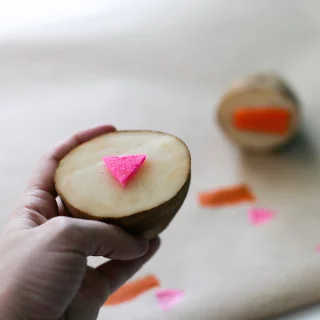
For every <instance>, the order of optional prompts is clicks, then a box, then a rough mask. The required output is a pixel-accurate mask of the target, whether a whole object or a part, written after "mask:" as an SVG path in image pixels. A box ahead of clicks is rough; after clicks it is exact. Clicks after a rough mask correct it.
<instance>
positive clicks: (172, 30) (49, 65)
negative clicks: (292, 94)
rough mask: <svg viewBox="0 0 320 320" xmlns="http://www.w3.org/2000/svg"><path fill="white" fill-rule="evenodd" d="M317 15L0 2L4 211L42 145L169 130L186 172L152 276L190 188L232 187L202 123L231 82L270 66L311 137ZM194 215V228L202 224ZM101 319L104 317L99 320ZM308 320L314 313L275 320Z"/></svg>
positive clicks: (293, 10) (216, 141) (229, 7)
mask: <svg viewBox="0 0 320 320" xmlns="http://www.w3.org/2000/svg"><path fill="white" fill-rule="evenodd" d="M319 9H320V4H319V2H318V1H316V0H307V1H304V0H301V1H300V0H292V1H290V2H289V1H278V0H270V1H265V2H262V1H255V0H243V1H238V0H230V1H225V0H199V1H191V0H190V1H189V0H187V1H182V0H172V1H165V0H161V1H147V0H134V1H129V0H118V1H98V0H92V1H90V3H89V2H81V1H71V0H64V1H58V0H55V1H46V2H44V1H35V0H29V1H28V2H25V1H10V2H7V1H1V0H0V70H1V71H0V88H1V90H0V134H1V137H2V140H1V142H2V150H3V153H2V154H6V157H1V159H0V165H1V166H0V173H1V175H2V177H3V179H2V182H1V184H0V187H1V189H3V192H2V193H1V195H0V202H1V204H2V207H3V209H4V212H9V210H10V208H12V205H13V204H14V202H15V201H16V199H17V197H18V195H19V193H20V192H22V190H23V187H24V184H25V182H26V181H27V178H28V176H29V173H30V170H31V168H32V167H33V166H34V164H35V161H36V159H37V158H38V157H39V156H40V155H41V154H42V153H43V151H44V150H46V148H47V146H49V145H51V144H53V143H56V141H58V140H60V139H61V138H64V137H65V136H67V135H69V134H71V133H73V132H74V131H76V130H78V129H82V128H85V127H90V126H91V125H95V124H100V123H105V122H111V123H114V124H116V125H117V126H118V127H119V128H132V129H140V128H151V129H156V130H163V131H168V132H172V133H174V134H177V135H178V136H180V137H182V138H183V139H184V140H185V141H186V142H187V143H188V144H189V145H190V148H191V151H192V154H193V165H194V166H195V167H196V169H195V173H196V174H195V176H194V178H193V184H192V186H191V190H190V195H189V198H188V200H187V201H186V203H185V206H184V208H183V210H182V212H181V213H180V214H179V216H178V217H177V219H176V221H175V222H174V223H173V225H172V227H170V230H168V231H166V233H165V235H164V240H165V241H164V242H167V244H166V243H164V245H163V252H164V253H162V254H159V256H158V257H156V258H155V259H154V260H153V261H152V262H150V264H148V265H147V266H146V270H147V271H150V272H151V271H152V270H155V269H157V266H158V264H161V263H164V262H163V261H165V260H164V257H165V256H166V255H167V256H166V257H168V256H169V257H170V255H171V256H172V255H174V254H175V251H174V249H175V248H179V246H182V245H183V241H184V240H183V239H182V238H181V239H180V240H179V239H176V238H175V233H176V232H177V234H180V235H181V232H180V233H178V230H180V229H179V224H182V225H183V223H184V221H183V218H180V217H181V216H183V215H184V216H187V217H188V216H189V217H191V214H192V212H196V211H197V210H198V208H197V204H196V201H195V195H196V192H197V191H199V188H204V189H205V188H211V187H213V186H218V185H219V184H223V183H224V184H228V183H233V182H234V181H235V180H236V179H235V178H234V177H235V176H237V175H238V167H237V165H236V163H237V159H238V152H237V150H236V149H235V148H233V147H232V146H231V145H230V144H229V143H228V142H227V141H226V140H225V138H224V136H223V135H222V134H221V132H220V131H219V129H218V128H217V126H216V125H215V124H214V121H213V113H214V106H215V105H216V103H217V102H218V100H219V98H220V97H221V94H222V93H223V92H224V90H226V88H227V87H228V85H229V84H230V83H231V82H232V81H233V80H234V79H236V78H239V77H242V76H243V75H246V74H248V73H249V72H254V71H260V70H265V69H272V70H278V71H279V72H281V73H282V74H283V75H284V76H285V77H287V78H288V79H290V82H291V83H292V84H293V86H294V87H295V88H297V90H298V92H299V94H300V95H301V97H303V102H304V105H305V106H306V107H305V116H306V120H307V121H308V120H310V126H311V130H315V131H317V126H318V123H319V122H318V123H317V122H316V123H315V122H314V121H313V122H312V121H311V120H312V118H313V117H314V113H315V112H316V109H317V105H318V101H319V99H320V97H319V89H318V79H317V74H318V73H317V71H318V70H319V67H320V62H319V61H320V60H319V55H320V18H319V14H318V12H319ZM270 17H272V19H270ZM312 126H313V127H312ZM7 137H10V139H8V138H7ZM205 158H207V160H208V159H211V158H212V159H213V158H214V159H215V160H214V161H216V163H219V166H220V168H219V171H221V172H225V174H221V175H220V176H219V175H218V174H217V176H215V174H213V173H209V174H208V172H207V171H205V170H201V161H203V159H205ZM18 171H19V174H12V173H13V172H18ZM210 179H212V180H210ZM214 179H216V180H214ZM213 181H214V183H213ZM5 218H6V217H5V215H2V216H1V217H0V225H1V226H3V225H4V222H5ZM198 219H199V220H200V222H199V223H200V224H202V227H204V225H203V224H204V223H205V221H206V220H201V219H202V218H198ZM185 226H187V225H185ZM186 228H187V227H186ZM185 232H186V233H187V232H191V233H192V232H193V229H192V228H191V229H186V230H185ZM166 238H167V239H166ZM192 239H193V238H192V237H191V236H190V241H192ZM170 241H174V243H175V245H174V246H173V247H174V248H171V249H170V244H168V243H170ZM191 249H192V250H196V248H193V247H192V244H190V250H191ZM185 263H190V260H189V257H186V258H185ZM157 270H158V271H159V272H160V273H161V272H162V275H163V276H167V275H168V274H171V271H170V270H167V269H165V268H162V269H161V268H159V269H157ZM141 274H142V273H141ZM182 274H183V271H182ZM177 278H178V280H177V283H179V284H181V282H179V275H177ZM181 279H182V278H181ZM190 283H191V280H190ZM145 302H147V303H150V301H149V300H145ZM137 306H139V304H137ZM141 306H142V305H141ZM128 310H129V311H130V309H128ZM128 310H127V311H123V312H128ZM122 314H123V315H124V313H122ZM109 315H110V314H109V313H108V312H107V311H105V310H103V311H102V312H101V314H100V317H99V319H105V318H106V317H107V316H109ZM114 315H117V313H114ZM119 315H120V313H119ZM319 317H320V307H317V306H315V307H313V308H309V309H307V310H303V311H301V312H299V313H294V314H292V315H289V316H285V317H281V318H278V319H279V320H280V319H282V320H285V319H286V320H293V319H305V320H311V319H318V318H319ZM108 318H109V317H108ZM117 318H119V319H120V318H121V317H120V316H119V317H117ZM126 319H128V318H126ZM172 319H173V318H172Z"/></svg>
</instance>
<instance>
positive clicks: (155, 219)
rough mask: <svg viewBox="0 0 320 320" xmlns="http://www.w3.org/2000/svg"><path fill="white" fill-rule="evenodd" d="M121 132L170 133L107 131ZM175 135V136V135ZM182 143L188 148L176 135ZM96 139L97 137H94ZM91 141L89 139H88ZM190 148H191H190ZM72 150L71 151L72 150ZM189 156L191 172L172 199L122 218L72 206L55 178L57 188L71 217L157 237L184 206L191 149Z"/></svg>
mask: <svg viewBox="0 0 320 320" xmlns="http://www.w3.org/2000/svg"><path fill="white" fill-rule="evenodd" d="M120 132H157V133H163V134H166V135H170V134H168V133H164V132H160V131H152V130H121V131H115V132H111V133H107V134H108V135H111V134H117V133H120ZM171 136H173V135H171ZM174 137H175V136H174ZM175 138H176V139H177V140H179V141H180V142H181V143H183V144H184V145H185V146H186V148H187V149H188V147H187V145H186V144H185V143H184V142H183V141H182V140H181V139H179V138H177V137H175ZM94 139H95V138H94ZM88 142H89V141H88ZM188 150H189V149H188ZM72 151H73V150H71V151H70V152H72ZM188 156H189V164H190V167H189V174H188V177H187V179H186V182H185V183H184V185H183V186H182V188H181V189H180V190H179V191H178V193H177V194H176V195H175V196H173V197H172V198H171V199H170V200H168V201H166V202H164V203H162V204H160V205H159V206H157V207H154V208H152V209H149V210H145V211H141V212H137V213H134V214H132V215H130V216H125V217H122V218H105V217H96V216H92V215H90V214H89V213H88V212H83V211H81V210H79V209H78V208H76V207H74V206H72V205H71V204H70V203H68V201H67V200H66V199H65V198H64V196H63V194H62V192H60V190H59V187H58V185H57V183H56V180H55V188H56V191H57V193H58V195H59V196H60V198H61V200H62V204H63V206H64V208H65V211H66V212H67V214H68V215H69V216H70V217H74V218H80V219H87V220H97V221H102V222H105V223H109V224H113V225H117V226H119V227H121V228H123V229H124V230H125V231H127V232H128V233H130V234H133V235H140V236H144V237H145V238H147V239H149V240H151V239H154V238H156V237H157V236H158V235H159V234H160V233H161V232H162V231H164V230H165V229H166V228H167V227H168V225H169V224H170V222H171V221H172V219H173V218H174V216H175V215H176V213H177V212H178V211H179V209H180V207H181V206H182V204H183V202H184V200H185V198H186V196H187V194H188V191H189V186H190V182H191V155H190V151H189V153H188Z"/></svg>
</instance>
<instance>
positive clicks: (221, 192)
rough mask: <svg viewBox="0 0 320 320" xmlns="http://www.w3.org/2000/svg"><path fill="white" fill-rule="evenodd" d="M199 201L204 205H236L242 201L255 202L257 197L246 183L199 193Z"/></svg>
mask: <svg viewBox="0 0 320 320" xmlns="http://www.w3.org/2000/svg"><path fill="white" fill-rule="evenodd" d="M198 200H199V203H200V204H201V205H202V206H204V207H218V206H224V205H234V204H237V203H240V202H254V201H255V200H256V197H255V196H254V195H253V194H252V193H251V191H250V189H249V188H248V186H246V185H245V184H241V185H236V186H231V187H227V188H221V189H216V190H211V191H206V192H200V193H199V195H198Z"/></svg>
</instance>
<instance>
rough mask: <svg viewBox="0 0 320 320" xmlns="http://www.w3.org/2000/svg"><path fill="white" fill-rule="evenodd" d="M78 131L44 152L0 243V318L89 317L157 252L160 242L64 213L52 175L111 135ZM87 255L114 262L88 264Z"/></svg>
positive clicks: (49, 319)
mask: <svg viewBox="0 0 320 320" xmlns="http://www.w3.org/2000/svg"><path fill="white" fill-rule="evenodd" d="M114 130H115V129H114V128H113V127H112V126H100V127H97V128H94V129H91V130H87V131H84V132H80V133H78V134H76V135H74V136H73V137H72V138H71V139H69V140H67V141H65V142H64V143H62V144H60V145H59V146H57V147H55V148H54V149H53V150H52V151H51V152H49V153H48V154H46V155H45V156H44V157H43V158H42V160H41V161H40V164H39V166H38V167H37V169H36V170H35V172H34V174H33V176H32V178H31V180H30V182H29V184H28V187H27V189H26V191H25V193H24V195H23V197H22V199H21V200H20V202H19V203H18V205H17V207H16V208H15V210H14V211H13V213H12V214H11V215H10V217H9V221H8V224H7V226H6V228H5V230H4V233H3V235H2V237H1V238H0V257H1V261H0V318H1V319H6V320H20V319H21V320H22V319H23V320H38V319H39V320H93V319H96V318H97V316H98V313H99V309H100V307H101V306H102V305H103V303H104V302H105V300H106V299H107V297H108V296H109V295H110V294H111V293H112V292H114V291H115V290H116V289H117V288H118V287H120V286H121V285H122V284H123V283H124V282H126V281H127V280H128V279H129V278H130V277H131V276H132V275H133V274H134V273H135V272H136V271H137V270H138V269H139V268H140V267H141V266H142V265H143V264H144V263H145V262H146V261H147V260H148V259H149V258H150V257H151V256H152V255H153V253H154V252H155V251H156V250H157V248H158V246H159V240H158V239H157V240H154V241H150V242H148V241H147V240H145V239H141V238H135V237H133V236H131V235H129V234H127V233H125V232H124V231H123V230H121V229H120V228H118V227H115V226H111V225H108V224H105V223H103V222H98V221H89V220H81V219H75V218H70V217H67V216H65V213H64V211H63V207H62V205H61V201H59V199H58V200H56V196H57V194H56V193H55V189H54V181H53V177H54V173H55V170H56V167H57V165H58V163H59V161H60V159H61V158H62V157H63V156H64V155H66V154H67V153H68V152H69V151H70V150H71V149H73V148H75V147H76V146H78V145H79V144H81V143H83V142H85V141H87V140H90V139H92V138H93V137H95V136H98V135H100V134H103V133H106V132H110V131H114ZM88 256H104V257H107V258H109V259H111V261H108V262H105V263H104V264H102V265H100V266H99V267H97V268H91V267H89V266H87V257H88Z"/></svg>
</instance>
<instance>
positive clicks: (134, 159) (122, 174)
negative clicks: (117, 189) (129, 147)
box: [103, 154, 147, 187]
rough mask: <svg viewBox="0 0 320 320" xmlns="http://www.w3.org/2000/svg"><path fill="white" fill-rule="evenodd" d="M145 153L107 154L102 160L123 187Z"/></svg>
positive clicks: (145, 156) (133, 173)
mask: <svg viewBox="0 0 320 320" xmlns="http://www.w3.org/2000/svg"><path fill="white" fill-rule="evenodd" d="M146 158H147V155H146V154H137V155H127V156H107V157H104V158H103V161H104V163H105V165H106V167H107V168H108V170H109V171H110V173H111V174H112V175H113V177H114V178H115V179H117V181H118V182H119V183H120V184H121V185H122V186H123V187H125V186H126V185H127V183H128V182H129V181H130V180H131V179H132V178H133V176H134V175H135V174H136V173H137V171H138V170H139V169H140V167H141V166H142V164H143V163H144V161H145V160H146Z"/></svg>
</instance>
